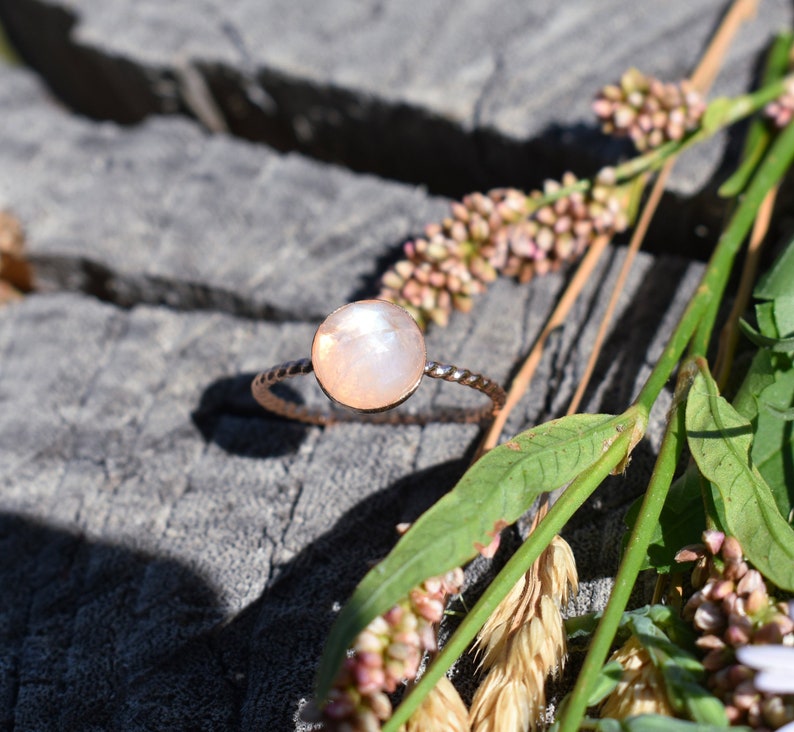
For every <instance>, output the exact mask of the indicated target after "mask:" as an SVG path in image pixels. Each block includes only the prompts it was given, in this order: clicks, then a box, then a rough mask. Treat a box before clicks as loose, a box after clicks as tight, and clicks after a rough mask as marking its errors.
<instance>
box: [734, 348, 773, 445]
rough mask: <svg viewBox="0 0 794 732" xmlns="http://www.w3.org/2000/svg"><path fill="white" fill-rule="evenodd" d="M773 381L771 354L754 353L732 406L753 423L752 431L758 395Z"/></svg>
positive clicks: (754, 423)
mask: <svg viewBox="0 0 794 732" xmlns="http://www.w3.org/2000/svg"><path fill="white" fill-rule="evenodd" d="M774 383H775V366H774V364H773V363H772V357H771V354H770V353H769V352H768V351H759V352H758V353H756V354H755V356H754V358H753V362H752V363H751V364H750V369H749V370H748V372H747V375H746V376H745V377H744V381H743V382H742V385H741V386H740V387H739V391H738V392H736V396H735V397H734V399H733V406H734V408H735V409H736V411H737V412H739V414H741V415H742V417H744V418H745V419H746V420H747V421H748V422H750V423H751V424H752V425H753V431H754V432H755V431H756V430H755V428H756V423H757V420H758V412H759V410H760V405H759V402H758V397H759V396H760V394H761V392H762V391H763V390H764V389H766V387H767V386H769V385H770V384H774Z"/></svg>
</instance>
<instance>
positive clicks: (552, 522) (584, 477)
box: [383, 407, 647, 732]
mask: <svg viewBox="0 0 794 732" xmlns="http://www.w3.org/2000/svg"><path fill="white" fill-rule="evenodd" d="M622 416H624V417H627V418H631V417H632V416H633V417H634V419H633V423H634V424H636V423H637V422H642V423H643V424H644V422H645V421H646V419H647V415H644V414H643V413H642V411H641V410H640V409H638V408H637V407H630V408H629V409H628V410H626V412H624V414H623V415H622ZM633 431H634V430H633V427H632V425H629V426H628V427H627V428H626V429H625V430H624V431H623V432H621V433H620V434H619V435H618V437H617V438H616V439H615V440H614V441H613V442H612V444H611V445H610V446H609V447H608V448H607V449H606V451H605V452H604V454H603V455H602V456H601V457H600V458H599V459H598V462H596V463H595V464H594V465H593V466H592V467H591V468H590V469H588V470H586V471H585V472H583V473H580V474H579V475H578V476H577V477H576V478H575V479H574V480H573V481H572V482H571V484H570V485H569V486H568V487H567V488H566V489H565V491H563V493H562V495H561V496H560V497H559V498H558V499H557V501H556V503H555V504H554V505H553V506H552V507H551V508H550V509H549V512H548V514H547V515H546V517H545V518H544V519H543V520H542V521H541V522H540V523H539V524H538V525H537V527H536V528H535V529H534V531H532V533H531V534H530V535H529V537H528V538H527V539H526V541H525V542H524V543H523V544H522V545H521V546H520V547H519V548H518V550H517V551H516V553H515V554H514V555H513V556H512V557H511V558H510V559H509V560H508V562H507V564H505V566H504V567H503V568H502V570H501V571H500V572H499V574H498V575H497V576H496V578H495V579H494V580H493V582H492V583H491V584H490V586H489V587H488V590H487V591H486V592H485V593H484V594H483V595H482V597H480V599H479V600H478V601H477V604H476V605H474V607H473V608H472V609H471V610H470V611H469V612H468V614H467V615H466V617H465V618H464V619H463V621H462V622H461V624H460V625H459V626H458V629H457V630H456V631H455V633H454V634H453V635H452V637H450V639H449V640H448V641H447V642H446V643H445V644H444V647H443V648H442V649H441V651H440V652H439V653H438V655H437V656H436V658H435V660H434V661H433V663H432V664H431V665H430V667H429V668H428V669H427V671H425V674H424V676H422V678H421V679H420V680H419V682H418V683H417V684H416V686H414V688H413V689H411V692H410V693H409V694H408V696H407V697H406V698H405V699H404V700H403V701H402V703H401V704H400V706H398V707H397V709H396V710H395V711H394V714H393V715H392V717H391V719H389V720H388V721H387V722H386V723H385V724H384V725H383V732H397V730H398V729H399V727H400V725H401V724H403V723H404V722H405V721H407V720H408V718H409V717H410V716H411V714H412V713H413V712H414V711H415V710H416V708H417V707H418V706H419V704H420V703H421V700H422V699H423V698H424V696H425V695H426V694H427V693H428V692H429V691H430V690H431V689H432V688H433V686H435V684H436V682H437V681H438V680H439V679H440V678H441V677H442V676H443V675H444V673H446V671H447V669H448V668H449V667H450V666H451V665H452V664H453V663H454V661H455V659H457V658H458V656H460V655H461V654H462V653H463V652H464V651H465V650H466V648H468V646H469V644H470V643H471V642H472V640H473V639H474V636H475V635H476V634H477V632H478V631H479V630H480V628H481V627H482V626H483V624H484V623H485V621H486V620H487V619H488V618H489V617H490V615H491V613H493V611H494V610H495V609H496V607H497V606H498V605H499V603H500V602H501V601H502V599H503V598H504V597H505V596H506V595H507V593H508V592H509V591H510V589H511V588H512V587H513V586H514V585H515V583H516V582H518V580H519V579H520V578H521V577H522V576H523V575H524V574H525V573H526V571H527V568H528V567H530V566H531V565H532V563H533V562H534V561H535V560H536V559H537V558H538V557H539V556H540V554H541V552H542V551H543V550H544V549H545V548H546V546H547V545H548V544H549V542H550V541H551V540H552V539H553V538H554V536H556V535H557V534H558V533H559V532H560V530H561V529H562V527H563V526H564V525H565V523H566V522H567V521H568V519H569V518H570V517H571V516H573V514H574V513H575V512H576V510H577V509H578V508H579V507H580V506H581V505H582V503H584V501H585V500H587V497H588V496H589V495H590V494H591V493H592V492H593V491H594V490H595V489H596V488H597V487H598V486H599V485H600V484H601V482H602V481H603V480H604V478H606V476H607V475H609V473H610V472H612V470H614V469H615V467H616V466H618V465H619V464H620V463H621V462H622V461H623V460H625V458H626V454H627V452H628V450H629V447H630V445H631V439H632V435H633Z"/></svg>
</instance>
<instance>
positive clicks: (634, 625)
mask: <svg viewBox="0 0 794 732" xmlns="http://www.w3.org/2000/svg"><path fill="white" fill-rule="evenodd" d="M649 610H650V608H649ZM629 626H630V627H631V629H632V630H633V633H634V637H635V638H636V639H637V640H638V641H639V642H640V643H641V644H642V646H643V647H644V648H645V650H646V651H647V652H648V655H649V656H650V658H651V661H652V662H653V664H654V666H656V668H657V669H658V670H659V671H660V673H661V674H662V676H663V677H664V686H665V691H666V693H667V699H668V701H669V702H670V705H671V706H672V708H673V709H674V710H675V711H676V712H677V713H678V714H680V715H682V716H685V717H688V718H689V719H692V720H693V721H695V722H702V723H704V724H710V725H717V726H720V727H727V726H728V717H727V715H726V714H725V707H724V706H723V705H722V703H721V702H720V701H719V699H717V698H716V697H715V696H714V695H713V694H711V693H710V692H708V691H707V690H706V689H705V688H704V687H703V686H701V685H700V681H701V680H702V679H703V677H704V675H705V669H704V668H703V665H702V664H701V663H700V661H698V660H697V659H696V658H695V656H694V655H693V654H692V653H690V652H689V651H688V650H687V649H686V648H684V647H682V646H681V645H679V644H677V643H673V642H672V641H671V640H670V638H668V636H667V634H666V633H665V632H664V630H662V628H661V627H660V626H659V625H658V624H657V623H655V622H654V621H653V619H652V617H651V616H650V613H649V614H634V615H632V616H631V618H630V620H629ZM687 645H690V643H687Z"/></svg>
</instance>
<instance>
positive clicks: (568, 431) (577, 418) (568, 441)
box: [317, 412, 637, 699]
mask: <svg viewBox="0 0 794 732" xmlns="http://www.w3.org/2000/svg"><path fill="white" fill-rule="evenodd" d="M636 421H637V417H636V413H635V412H630V413H629V412H627V413H626V414H624V415H621V416H619V417H615V416H612V415H604V414H576V415H571V416H568V417H563V418H561V419H557V420H554V421H552V422H548V423H546V424H544V425H540V426H538V427H535V428H533V429H531V430H527V431H526V432H523V433H521V434H520V435H518V436H517V437H515V438H513V439H512V440H510V441H509V442H507V443H505V444H503V445H500V446H499V447H496V448H494V449H493V450H491V451H490V452H489V453H487V454H486V455H484V456H483V457H482V458H481V459H480V460H478V461H477V462H476V463H475V464H474V465H473V466H472V467H471V468H469V470H468V471H467V472H466V473H465V474H464V475H463V477H462V478H461V479H460V481H459V482H458V484H457V485H456V486H455V488H453V489H452V490H451V491H450V492H449V493H448V494H447V495H445V496H444V497H443V498H441V499H440V500H439V501H438V502H436V504H435V505H434V506H432V507H431V508H430V509H429V510H428V511H426V512H425V513H424V514H422V516H420V517H419V518H418V519H417V520H416V522H415V523H414V524H413V526H412V527H411V528H410V530H409V531H408V532H406V534H405V535H404V536H403V537H402V538H401V539H400V540H399V541H398V542H397V544H396V546H395V547H394V549H393V550H392V551H391V552H390V553H389V555H388V556H387V557H386V558H385V559H384V560H383V561H382V562H381V563H380V564H378V565H377V566H376V567H375V568H374V569H372V570H371V571H370V572H369V573H368V574H367V575H366V576H365V577H364V579H363V580H362V581H361V583H360V584H359V585H358V587H357V588H356V590H355V592H354V593H353V596H352V597H351V598H350V600H349V602H348V603H347V605H346V606H345V607H344V608H343V609H342V611H341V612H340V614H339V617H338V618H337V620H336V622H335V623H334V626H333V628H332V629H331V633H330V635H329V637H328V641H327V643H326V647H325V652H324V654H323V658H322V660H321V662H320V669H319V671H318V677H317V695H318V697H319V698H320V699H324V698H325V696H326V694H327V692H328V690H329V688H330V685H331V682H332V681H333V677H334V674H335V673H336V671H337V669H338V668H339V666H340V664H341V662H342V660H343V659H344V657H345V652H346V650H347V648H348V647H349V646H350V645H351V644H352V642H353V640H354V639H355V637H356V635H357V634H358V633H359V632H360V631H361V630H363V629H364V627H365V626H366V625H367V624H368V623H369V622H370V621H371V620H373V619H374V618H375V617H377V616H378V615H380V614H382V613H384V612H386V611H387V610H389V609H390V608H391V607H393V606H394V605H395V604H396V603H397V602H399V601H400V600H401V599H402V598H403V597H406V596H407V595H408V593H409V592H410V591H411V590H412V589H413V588H414V587H416V586H417V585H419V584H420V583H421V582H423V581H424V580H425V579H427V578H428V577H432V576H437V575H440V574H443V573H444V572H447V571H449V570H450V569H452V568H454V567H458V566H461V565H463V564H465V563H466V562H468V561H469V560H471V559H472V558H473V557H474V556H475V555H476V554H477V553H478V552H479V551H481V550H482V549H483V548H484V547H487V546H488V545H489V544H490V543H491V542H492V541H493V539H494V537H495V536H497V535H498V532H499V531H500V529H501V528H502V527H503V526H507V525H509V524H512V523H513V522H514V521H516V520H517V519H518V518H519V517H520V516H521V515H522V514H524V513H525V512H526V511H527V510H528V509H529V508H530V506H531V505H532V503H533V502H534V501H535V499H536V498H537V497H538V496H540V495H541V494H542V493H546V492H548V491H552V490H555V489H557V488H560V487H562V486H564V485H566V484H567V483H569V482H570V481H572V480H573V479H574V478H575V477H576V476H577V475H579V474H580V473H582V471H584V470H585V469H587V468H589V467H591V466H592V465H594V464H595V463H596V462H597V461H598V459H599V458H600V457H601V455H602V454H603V453H604V452H605V451H606V450H607V449H608V448H609V446H610V445H611V444H612V443H613V442H614V441H615V439H616V438H617V437H618V436H619V435H620V434H621V433H623V432H625V431H627V430H628V431H630V432H633V431H634V429H635V427H636Z"/></svg>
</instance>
